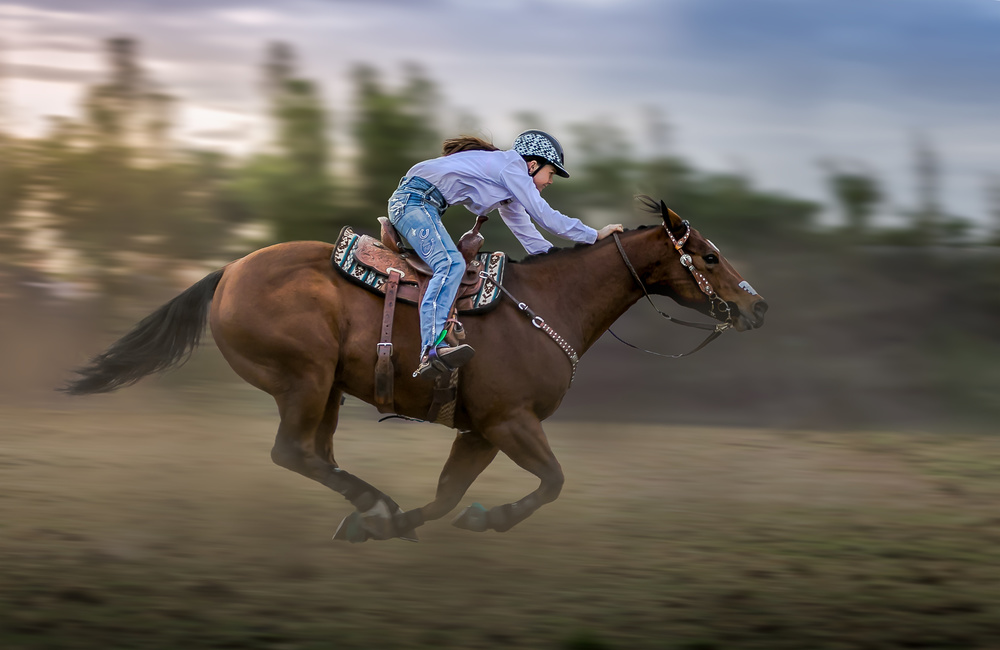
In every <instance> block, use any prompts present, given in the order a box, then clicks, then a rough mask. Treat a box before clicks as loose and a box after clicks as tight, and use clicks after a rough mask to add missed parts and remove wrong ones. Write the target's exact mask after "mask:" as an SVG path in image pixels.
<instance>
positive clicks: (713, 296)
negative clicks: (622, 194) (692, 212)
mask: <svg viewBox="0 0 1000 650" xmlns="http://www.w3.org/2000/svg"><path fill="white" fill-rule="evenodd" d="M683 223H684V227H685V231H684V236H683V237H681V238H680V239H678V238H676V237H674V233H673V232H671V231H670V228H669V227H667V224H666V221H664V223H663V229H664V230H665V231H667V237H669V238H670V241H671V243H673V245H674V250H676V251H677V254H678V255H680V262H681V266H683V267H684V268H686V269H687V270H688V271H689V272H690V273H691V275H692V277H693V278H694V281H695V283H696V284H697V285H698V288H699V289H701V292H702V293H704V294H705V295H706V296H708V299H709V306H710V313H711V315H712V317H713V318H716V319H718V320H723V318H722V317H723V316H725V320H723V322H721V323H716V324H715V325H712V324H711V323H693V322H690V321H685V320H681V319H679V318H673V317H672V316H670V315H669V314H665V313H663V312H662V311H660V310H659V309H658V308H657V307H656V304H655V303H653V299H652V298H651V297H650V295H649V291H647V290H646V283H644V282H643V281H642V278H640V277H639V274H638V273H636V270H635V267H634V266H632V262H631V261H630V260H629V258H628V255H626V254H625V248H624V247H623V246H622V242H621V239H619V238H618V233H612V237H614V239H615V246H617V247H618V252H619V253H621V256H622V260H624V261H625V266H627V267H628V270H629V272H630V273H631V274H632V277H633V278H635V281H636V283H638V285H639V288H640V289H642V293H643V295H645V296H646V300H647V301H649V304H650V306H651V307H652V308H653V310H654V311H656V313H658V314H659V315H660V316H662V317H664V318H666V319H667V320H669V321H671V322H673V323H677V324H678V325H684V326H685V327H694V328H696V329H700V330H712V332H711V334H709V335H708V337H707V338H706V339H705V340H704V341H702V342H701V345H699V346H698V347H696V348H695V349H693V350H691V351H690V352H685V353H683V354H661V353H659V352H653V351H652V350H645V349H643V348H640V347H638V346H636V345H632V344H631V343H629V342H628V341H625V340H623V339H622V338H621V337H620V336H618V335H617V334H615V333H614V332H613V331H611V329H610V328H609V329H608V331H609V332H611V336H613V337H615V338H616V339H618V340H619V341H621V342H622V343H624V344H625V345H627V346H629V347H631V348H635V349H636V350H642V351H643V352H646V353H648V354H655V355H656V356H658V357H667V358H670V359H680V358H681V357H686V356H688V355H691V354H694V353H695V352H697V351H698V350H700V349H702V348H703V347H705V346H706V345H708V344H709V343H711V342H712V341H714V340H715V339H716V338H718V337H719V335H720V334H722V333H723V332H725V331H726V330H727V329H729V328H730V327H732V325H733V314H732V312H731V310H730V309H729V303H727V302H726V301H725V300H723V299H722V298H720V297H719V295H718V294H717V293H715V289H713V288H712V284H711V283H710V282H709V281H708V278H706V277H705V275H704V274H703V273H702V272H701V271H699V270H698V269H696V268H695V267H694V260H693V259H692V258H691V255H689V254H688V253H686V252H685V251H684V244H686V243H687V240H688V238H689V237H690V236H691V224H690V223H688V222H687V221H684V222H683Z"/></svg>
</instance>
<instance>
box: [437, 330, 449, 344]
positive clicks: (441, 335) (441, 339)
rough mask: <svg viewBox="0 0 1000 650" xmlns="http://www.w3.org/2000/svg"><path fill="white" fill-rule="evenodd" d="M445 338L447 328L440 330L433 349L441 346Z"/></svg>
mask: <svg viewBox="0 0 1000 650" xmlns="http://www.w3.org/2000/svg"><path fill="white" fill-rule="evenodd" d="M446 336H448V328H445V329H443V330H441V334H440V335H439V336H438V340H437V341H434V347H437V346H439V345H441V342H442V341H444V337H446Z"/></svg>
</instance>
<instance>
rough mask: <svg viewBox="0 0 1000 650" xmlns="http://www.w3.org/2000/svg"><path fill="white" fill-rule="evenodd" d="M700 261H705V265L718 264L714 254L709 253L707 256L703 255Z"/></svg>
mask: <svg viewBox="0 0 1000 650" xmlns="http://www.w3.org/2000/svg"><path fill="white" fill-rule="evenodd" d="M702 259H703V260H705V264H718V263H719V258H718V257H717V256H716V255H715V253H709V254H708V255H705V256H704V257H703V258H702Z"/></svg>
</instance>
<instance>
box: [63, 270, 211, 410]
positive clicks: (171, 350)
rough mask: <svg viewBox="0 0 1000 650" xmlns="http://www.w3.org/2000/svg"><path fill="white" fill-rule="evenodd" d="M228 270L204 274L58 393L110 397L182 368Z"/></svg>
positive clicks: (197, 339) (103, 353)
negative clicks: (99, 394) (144, 378)
mask: <svg viewBox="0 0 1000 650" xmlns="http://www.w3.org/2000/svg"><path fill="white" fill-rule="evenodd" d="M224 272H225V269H219V270H218V271H215V272H213V273H210V274H208V275H206V276H205V277H204V278H202V279H201V280H199V281H198V282H196V283H195V284H193V285H191V286H190V287H188V288H187V290H185V291H184V292H183V293H181V294H180V295H178V296H177V297H176V298H174V299H173V300H171V301H170V302H168V303H166V304H165V305H163V306H162V307H160V308H159V309H157V310H156V311H154V312H153V313H152V314H150V315H149V316H146V317H145V318H144V319H142V320H141V321H140V322H139V324H138V325H136V326H135V327H134V328H132V331H131V332H129V333H128V334H126V335H125V336H123V337H121V338H120V339H118V340H117V341H115V342H114V343H112V344H111V347H109V348H108V349H107V350H105V351H104V352H102V353H101V354H99V355H97V356H96V357H94V358H93V359H91V361H90V363H89V364H87V365H86V366H84V367H82V368H80V369H78V370H76V374H77V375H79V376H78V377H77V378H76V379H73V380H72V381H70V382H69V383H68V384H67V385H66V386H64V387H62V388H60V389H59V390H61V391H63V392H65V393H69V394H70V395H89V394H92V393H110V392H111V391H114V390H118V389H119V388H122V387H125V386H131V385H132V384H134V383H135V382H137V381H139V380H140V379H142V378H143V377H145V376H146V375H151V374H153V373H156V372H163V371H164V370H167V369H169V368H173V367H175V366H180V365H182V364H183V363H184V362H185V361H187V360H188V357H190V356H191V353H192V352H193V351H194V348H195V347H197V345H198V341H199V340H201V333H202V330H203V329H204V327H205V319H206V318H207V316H208V308H209V305H211V303H212V296H214V295H215V289H216V287H217V286H219V280H221V279H222V274H223V273H224Z"/></svg>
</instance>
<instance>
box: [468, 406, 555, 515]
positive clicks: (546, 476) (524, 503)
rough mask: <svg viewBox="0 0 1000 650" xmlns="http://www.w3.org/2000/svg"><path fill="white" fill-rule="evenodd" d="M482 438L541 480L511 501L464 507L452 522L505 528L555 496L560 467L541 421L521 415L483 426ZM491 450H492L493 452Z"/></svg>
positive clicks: (552, 499)
mask: <svg viewBox="0 0 1000 650" xmlns="http://www.w3.org/2000/svg"><path fill="white" fill-rule="evenodd" d="M483 435H484V437H485V439H486V440H487V441H488V442H489V443H490V444H492V445H495V447H496V448H497V449H499V450H500V451H502V452H504V453H505V454H507V456H508V457H509V458H510V459H511V460H513V461H514V462H515V463H517V464H518V465H519V466H520V467H521V468H522V469H525V470H527V471H529V472H531V473H532V474H534V475H535V476H537V477H538V478H539V480H540V481H541V482H540V484H539V486H538V489H536V490H535V491H534V492H531V493H530V494H528V495H527V496H525V497H524V498H522V499H520V500H518V501H515V502H513V503H506V504H504V505H501V506H496V507H494V508H490V509H489V510H487V509H486V508H484V507H483V506H481V505H479V504H474V505H472V506H469V507H467V508H465V509H464V510H463V511H462V512H461V513H459V515H458V516H457V517H456V518H455V520H454V521H453V522H452V524H453V525H455V526H457V527H458V528H465V529H467V530H473V531H477V532H482V531H484V530H488V529H493V530H495V531H497V532H501V533H502V532H505V531H507V530H510V529H511V528H513V527H514V526H515V525H516V524H519V523H520V522H522V521H524V520H525V519H527V518H528V517H529V516H531V514H532V513H534V512H535V511H536V510H538V509H539V508H541V507H542V506H543V505H545V504H546V503H551V502H552V501H555V500H556V498H558V496H559V493H560V492H561V491H562V486H563V480H564V479H563V471H562V467H561V466H560V465H559V461H558V460H556V457H555V454H553V453H552V449H551V448H550V447H549V442H548V439H547V438H546V437H545V432H544V431H543V430H542V424H541V422H539V421H538V420H537V419H536V418H534V417H532V416H528V415H525V416H523V417H520V418H515V419H512V420H509V421H506V422H503V423H501V424H499V425H497V426H494V427H491V428H489V429H486V430H484V434H483ZM494 453H495V452H494Z"/></svg>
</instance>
